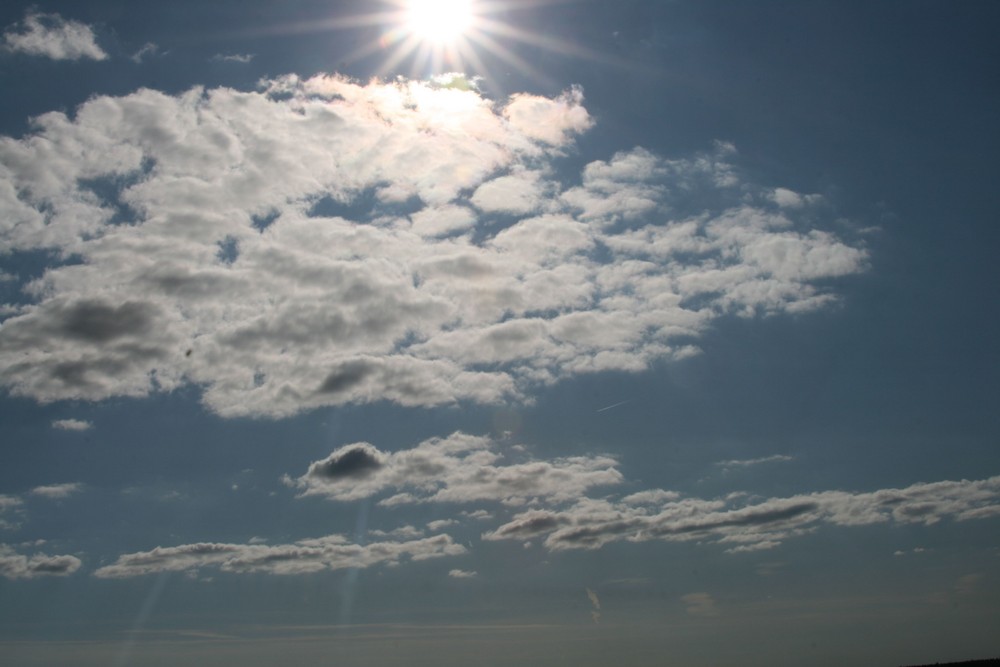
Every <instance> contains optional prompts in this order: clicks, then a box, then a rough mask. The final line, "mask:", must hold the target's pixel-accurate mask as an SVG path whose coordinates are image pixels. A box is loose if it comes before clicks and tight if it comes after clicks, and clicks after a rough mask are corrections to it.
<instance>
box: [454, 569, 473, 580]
mask: <svg viewBox="0 0 1000 667" xmlns="http://www.w3.org/2000/svg"><path fill="white" fill-rule="evenodd" d="M448 576H449V577H451V578H453V579H473V578H475V577H476V576H478V575H477V574H476V572H475V571H473V570H450V571H449V572H448Z"/></svg>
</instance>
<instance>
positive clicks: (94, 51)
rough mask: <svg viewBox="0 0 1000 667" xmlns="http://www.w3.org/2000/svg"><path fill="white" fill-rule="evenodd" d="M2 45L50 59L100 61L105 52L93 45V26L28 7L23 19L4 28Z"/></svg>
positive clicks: (95, 44)
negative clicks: (88, 59)
mask: <svg viewBox="0 0 1000 667" xmlns="http://www.w3.org/2000/svg"><path fill="white" fill-rule="evenodd" d="M3 47H4V48H5V49H6V50H8V51H13V52H18V53H26V54H28V55H32V56H44V57H46V58H52V59H53V60H80V59H81V58H90V59H93V60H104V59H105V58H107V57H108V54H107V53H105V52H104V50H103V49H101V47H100V46H98V45H97V40H96V38H95V37H94V31H93V29H92V28H91V27H90V26H88V25H86V24H84V23H80V22H79V21H67V20H66V19H64V18H63V17H62V16H60V15H59V14H43V13H40V12H37V11H34V10H29V11H28V13H27V14H26V15H25V17H24V21H22V22H21V23H19V24H15V25H13V26H10V27H9V28H7V30H5V31H4V33H3Z"/></svg>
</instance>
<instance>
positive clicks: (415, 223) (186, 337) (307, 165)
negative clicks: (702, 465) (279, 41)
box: [0, 76, 866, 417]
mask: <svg viewBox="0 0 1000 667" xmlns="http://www.w3.org/2000/svg"><path fill="white" fill-rule="evenodd" d="M592 122H593V121H592V119H591V118H590V116H589V115H588V113H587V111H586V109H585V108H584V107H583V100H582V94H581V93H580V91H578V90H570V91H568V92H566V93H565V94H563V95H562V96H559V97H555V98H545V97H539V96H534V95H527V94H520V95H514V96H512V97H511V98H509V99H508V100H506V101H504V102H502V103H499V102H493V101H490V100H488V99H485V98H484V97H482V96H481V95H480V94H478V93H477V92H476V91H474V90H457V89H455V88H449V87H447V86H442V85H440V83H433V82H432V83H422V82H412V81H411V82H406V81H398V82H393V83H381V82H377V81H376V82H371V83H369V84H366V85H362V84H358V83H355V82H351V81H348V80H345V79H343V78H341V77H337V76H330V77H322V76H321V77H315V78H312V79H308V80H300V79H298V78H297V77H294V76H288V77H283V78H279V79H275V80H272V81H267V82H264V83H263V84H262V88H261V90H259V91H254V92H243V91H236V90H231V89H225V88H219V89H214V90H203V89H201V88H195V89H192V90H190V91H188V92H186V93H184V94H181V95H177V96H171V95H166V94H163V93H160V92H156V91H153V90H145V89H144V90H140V91H137V92H135V93H133V94H131V95H127V96H124V97H106V96H104V97H95V98H93V99H91V100H90V101H88V102H87V103H85V104H84V105H82V106H81V107H80V108H79V109H78V110H77V111H76V113H75V115H74V116H72V117H70V116H67V115H64V114H62V113H57V112H53V113H49V114H45V115H42V116H40V117H38V118H37V119H35V129H34V131H33V133H32V134H30V135H28V136H25V137H23V138H21V139H14V138H8V137H3V138H0V243H2V244H3V245H4V247H6V248H8V249H11V250H13V251H31V250H38V249H54V250H56V251H58V253H60V255H61V257H62V258H63V260H62V262H60V263H58V264H55V265H52V266H50V267H49V268H48V270H47V271H46V272H45V273H44V275H43V276H42V277H40V278H38V279H36V280H33V281H31V282H29V283H27V284H26V285H24V294H25V300H26V301H27V303H25V304H9V305H8V306H6V308H5V310H4V312H6V314H7V317H6V319H5V321H3V323H2V324H0V385H2V386H5V387H7V388H8V390H9V391H10V392H11V393H13V394H16V395H23V396H29V397H33V398H35V399H37V400H39V401H54V400H62V399H82V400H101V399H105V398H108V397H112V396H123V395H124V396H144V395H148V394H150V393H152V392H156V391H169V390H172V389H175V388H178V387H181V386H184V385H196V386H198V387H201V388H202V389H203V400H204V403H205V404H206V405H207V406H208V407H209V408H210V409H211V410H213V411H215V412H216V413H218V414H220V415H224V416H246V415H250V416H268V417H283V416H289V415H293V414H295V413H298V412H300V411H302V410H308V409H311V408H315V407H319V406H324V405H339V404H345V403H364V402H371V401H379V400H387V401H392V402H395V403H398V404H402V405H409V406H434V405H446V404H453V403H456V402H459V401H474V402H480V403H488V402H496V401H501V400H507V399H512V398H513V399H519V398H524V397H527V396H530V392H531V391H532V389H533V388H535V387H538V386H539V385H544V384H547V383H552V382H556V381H559V380H561V379H563V378H566V377H570V376H573V375H576V374H580V373H590V372H597V371H603V370H629V371H636V370H642V369H644V368H646V367H647V366H648V365H649V364H650V363H651V362H652V361H654V360H660V359H671V358H677V357H684V356H687V355H690V354H693V353H695V352H696V351H697V347H696V345H697V340H698V337H699V336H700V334H701V332H702V331H704V329H705V328H706V327H708V326H710V325H711V323H712V321H713V320H714V319H716V318H717V317H719V316H721V315H724V314H732V313H736V314H739V315H742V316H754V315H767V314H771V313H779V312H800V311H806V310H810V309H815V308H818V307H822V306H823V305H825V304H827V303H829V302H830V301H831V300H832V299H834V298H835V297H834V295H833V294H832V293H830V292H829V291H828V290H829V282H830V281H829V279H831V278H836V277H838V276H844V275H849V274H853V273H857V272H859V271H862V270H863V269H864V267H865V262H866V252H865V250H864V249H863V248H862V247H860V246H859V245H858V244H857V243H856V242H855V243H854V245H851V244H849V243H848V242H847V241H844V240H841V239H838V238H837V237H836V236H834V235H833V234H832V233H831V232H829V231H825V230H822V229H818V228H815V224H816V221H817V220H820V219H822V218H824V217H827V216H825V214H824V209H823V206H824V204H823V202H822V199H821V198H818V197H814V196H811V197H804V196H803V197H800V198H799V200H796V201H797V204H796V205H795V206H790V205H789V202H791V201H792V195H793V194H795V193H791V192H790V191H787V190H781V191H776V190H774V189H773V188H765V187H761V186H757V185H755V184H753V183H751V182H748V181H747V180H745V179H744V178H743V177H742V176H741V175H740V173H739V171H738V169H737V168H736V167H735V166H734V165H733V164H732V161H733V160H734V159H735V152H734V149H733V148H732V147H731V146H728V145H725V144H719V145H718V146H716V147H715V148H714V149H713V150H712V151H710V152H707V153H705V154H702V155H696V156H693V157H690V158H685V159H673V160H671V159H666V158H663V157H660V156H656V155H654V154H652V153H649V152H648V151H645V150H643V149H641V148H636V149H633V150H629V151H624V152H621V153H618V154H616V155H614V156H612V157H611V158H610V159H608V160H606V161H603V160H598V161H594V162H591V163H590V164H588V165H587V166H586V167H585V168H584V170H583V172H582V173H580V174H567V173H560V172H559V169H558V167H559V166H560V164H561V162H560V156H561V155H563V154H565V153H566V152H567V151H569V150H571V148H572V142H573V140H574V137H575V136H576V135H577V134H579V133H580V132H583V131H585V130H587V129H588V128H589V127H590V126H591V125H592Z"/></svg>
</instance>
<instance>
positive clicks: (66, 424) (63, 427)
mask: <svg viewBox="0 0 1000 667" xmlns="http://www.w3.org/2000/svg"><path fill="white" fill-rule="evenodd" d="M93 427H94V425H93V424H92V423H90V422H88V421H84V420H82V419H56V420H54V421H53V422H52V428H54V429H57V430H59V431H89V430H90V429H92V428H93Z"/></svg>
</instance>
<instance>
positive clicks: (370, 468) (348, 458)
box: [306, 444, 385, 480]
mask: <svg viewBox="0 0 1000 667" xmlns="http://www.w3.org/2000/svg"><path fill="white" fill-rule="evenodd" d="M384 461H385V456H384V455H383V454H382V453H381V452H379V451H378V450H377V449H375V448H374V447H372V446H371V445H368V444H358V445H352V446H348V447H345V448H342V449H339V450H337V451H336V452H334V453H333V454H331V455H330V456H328V457H327V458H325V459H323V460H322V461H317V462H315V463H313V464H312V465H310V466H309V472H307V473H306V475H307V476H308V477H318V478H320V479H324V480H340V479H345V478H364V477H369V476H371V475H372V474H374V473H375V471H376V470H378V469H379V468H381V467H382V466H383V465H385V463H384Z"/></svg>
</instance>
